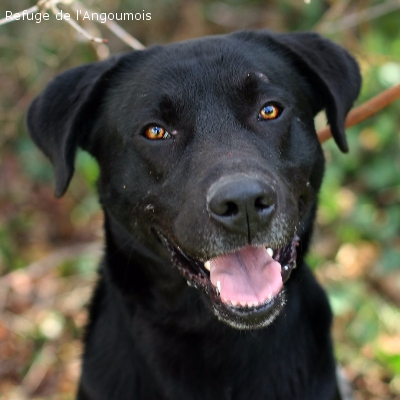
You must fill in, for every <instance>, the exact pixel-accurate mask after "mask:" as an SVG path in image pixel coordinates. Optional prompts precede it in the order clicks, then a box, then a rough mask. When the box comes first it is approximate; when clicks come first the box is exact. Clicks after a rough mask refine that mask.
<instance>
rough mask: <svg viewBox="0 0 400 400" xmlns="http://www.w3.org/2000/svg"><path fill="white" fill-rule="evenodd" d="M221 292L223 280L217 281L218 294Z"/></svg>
mask: <svg viewBox="0 0 400 400" xmlns="http://www.w3.org/2000/svg"><path fill="white" fill-rule="evenodd" d="M220 293H221V282H220V281H217V294H218V296H219V294H220Z"/></svg>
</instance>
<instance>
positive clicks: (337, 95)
mask: <svg viewBox="0 0 400 400" xmlns="http://www.w3.org/2000/svg"><path fill="white" fill-rule="evenodd" d="M268 36H269V38H270V39H272V42H275V43H276V44H278V45H279V46H280V47H281V48H282V47H283V48H284V50H285V53H287V55H288V56H289V57H290V58H291V59H292V61H294V63H293V65H294V67H295V68H297V69H298V70H299V72H300V73H301V75H302V76H304V77H305V78H306V80H307V81H308V82H309V83H310V88H311V90H312V93H313V98H312V106H313V112H314V115H315V114H316V113H318V112H319V111H321V110H322V109H326V116H327V119H328V122H329V125H330V127H331V131H332V136H333V138H334V139H335V142H336V144H337V145H338V146H339V148H340V150H342V151H343V152H347V151H348V146H347V141H346V136H345V131H344V123H345V118H346V115H347V113H348V112H349V110H350V108H351V107H352V105H353V103H354V101H355V100H356V98H357V96H358V94H359V91H360V87H361V75H360V70H359V67H358V64H357V62H356V61H355V59H354V58H353V57H352V56H351V55H350V54H349V53H348V52H347V51H346V50H345V49H343V48H342V47H340V46H338V45H337V44H335V43H333V42H331V41H330V40H327V39H324V38H323V37H321V36H320V35H318V34H316V33H309V32H300V33H289V34H271V35H268Z"/></svg>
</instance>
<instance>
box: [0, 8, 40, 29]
mask: <svg viewBox="0 0 400 400" xmlns="http://www.w3.org/2000/svg"><path fill="white" fill-rule="evenodd" d="M24 11H25V13H24V14H25V15H30V14H33V13H35V12H38V11H39V7H38V6H37V5H36V6H33V7H31V8H28V9H27V10H24ZM24 11H21V12H19V13H14V14H13V15H12V16H11V17H5V18H2V19H0V26H1V25H5V24H8V23H9V22H12V21H15V19H16V18H19V17H20V16H21V14H22V13H23V12H24ZM18 14H19V16H18Z"/></svg>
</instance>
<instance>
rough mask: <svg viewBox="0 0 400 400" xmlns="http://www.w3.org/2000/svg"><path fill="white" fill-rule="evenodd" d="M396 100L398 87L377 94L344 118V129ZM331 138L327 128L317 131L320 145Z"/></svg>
mask: <svg viewBox="0 0 400 400" xmlns="http://www.w3.org/2000/svg"><path fill="white" fill-rule="evenodd" d="M397 99H400V85H396V86H393V87H391V88H389V89H386V90H385V91H383V92H382V93H379V94H378V95H377V96H375V97H373V98H372V99H370V100H368V101H366V102H365V103H363V104H361V105H360V106H358V107H356V108H354V109H353V110H351V111H350V112H349V114H348V116H347V118H346V122H345V127H346V128H350V127H351V126H354V125H357V124H358V123H360V122H361V121H364V120H365V119H367V118H369V117H371V116H373V115H375V114H377V113H378V112H379V111H381V110H382V109H383V108H385V107H387V106H388V105H389V104H391V103H393V102H394V101H396V100H397ZM331 137H332V133H331V129H330V127H329V126H327V127H325V128H323V129H321V130H319V131H318V138H319V141H320V142H321V143H324V142H326V141H327V140H328V139H330V138H331Z"/></svg>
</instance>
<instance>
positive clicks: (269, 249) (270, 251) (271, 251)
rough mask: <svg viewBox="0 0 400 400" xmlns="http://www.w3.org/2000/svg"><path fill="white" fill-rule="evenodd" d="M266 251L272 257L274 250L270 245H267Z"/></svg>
mask: <svg viewBox="0 0 400 400" xmlns="http://www.w3.org/2000/svg"><path fill="white" fill-rule="evenodd" d="M267 253H268V254H269V255H270V256H271V257H272V256H273V255H274V251H273V250H272V249H271V247H268V249H267Z"/></svg>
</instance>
